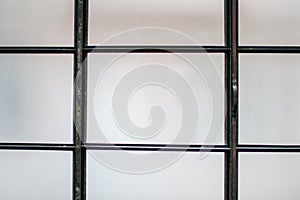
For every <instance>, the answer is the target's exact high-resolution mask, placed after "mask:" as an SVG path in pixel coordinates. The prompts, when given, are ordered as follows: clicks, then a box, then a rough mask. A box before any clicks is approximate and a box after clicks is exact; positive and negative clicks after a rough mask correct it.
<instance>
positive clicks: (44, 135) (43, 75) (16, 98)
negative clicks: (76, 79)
mask: <svg viewBox="0 0 300 200" xmlns="http://www.w3.org/2000/svg"><path fill="white" fill-rule="evenodd" d="M0 71H1V73H0V94H1V98H0V109H1V112H0V142H29V143H31V142H46V143H71V142H72V126H73V125H72V104H73V103H72V94H73V86H72V84H73V83H72V82H73V81H72V79H73V64H72V55H45V54H43V55H29V54H27V55H20V54H18V55H16V54H3V55H0Z"/></svg>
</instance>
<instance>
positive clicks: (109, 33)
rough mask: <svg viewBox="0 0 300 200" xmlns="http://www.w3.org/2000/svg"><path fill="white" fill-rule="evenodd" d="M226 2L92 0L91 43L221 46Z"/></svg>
mask: <svg viewBox="0 0 300 200" xmlns="http://www.w3.org/2000/svg"><path fill="white" fill-rule="evenodd" d="M223 17H224V1H223V0H200V1H199V0H185V1H181V0H164V1H160V0H151V1H148V0H128V1H123V0H100V1H99V0H90V1H89V44H93V45H100V44H106V45H107V44H110V45H121V44H132V45H143V44H146V45H158V44H160V45H163V44H165V45H190V44H191V43H196V44H200V45H207V44H209V45H221V44H223V41H224V39H223V35H224V29H223V28H224V24H223V21H224V18H223Z"/></svg>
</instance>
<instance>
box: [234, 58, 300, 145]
mask: <svg viewBox="0 0 300 200" xmlns="http://www.w3.org/2000/svg"><path fill="white" fill-rule="evenodd" d="M299 63H300V56H299V55H282V54H281V55H280V54H260V55H247V54H242V55H241V56H240V94H239V96H240V137H239V139H240V142H241V143H260V144H299V143H300V134H299V132H300V123H299V120H300V103H299V102H300V93H299V91H300V90H299V89H300V87H299V85H300V78H299V74H300V64H299Z"/></svg>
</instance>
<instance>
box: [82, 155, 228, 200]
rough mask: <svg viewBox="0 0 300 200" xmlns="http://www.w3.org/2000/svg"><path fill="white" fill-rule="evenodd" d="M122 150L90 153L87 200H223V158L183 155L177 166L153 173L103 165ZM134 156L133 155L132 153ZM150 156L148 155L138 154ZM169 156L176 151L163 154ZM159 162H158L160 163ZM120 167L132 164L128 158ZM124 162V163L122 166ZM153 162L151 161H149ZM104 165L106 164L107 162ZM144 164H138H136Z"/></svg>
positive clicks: (176, 163) (88, 158) (219, 156)
mask: <svg viewBox="0 0 300 200" xmlns="http://www.w3.org/2000/svg"><path fill="white" fill-rule="evenodd" d="M119 153H120V152H119V151H104V152H97V151H89V152H88V157H87V162H88V163H87V197H88V198H87V199H88V200H96V199H106V200H119V199H124V198H126V199H132V200H138V199H145V200H152V199H157V200H163V199H174V200H182V199H189V200H198V199H207V200H221V199H223V198H224V166H223V165H224V155H223V154H222V153H210V154H209V155H208V156H207V157H206V158H204V159H200V158H199V152H189V153H184V155H183V156H182V157H181V158H180V159H179V160H177V161H176V162H175V163H173V164H171V165H169V166H167V167H165V168H164V166H161V167H163V168H162V169H160V170H158V171H155V172H152V173H142V174H131V173H128V172H121V171H118V170H121V169H122V168H118V169H117V170H115V169H111V168H109V167H107V166H106V165H103V160H101V159H100V160H99V158H101V157H102V156H103V154H106V156H111V157H114V156H118V154H119ZM131 153H132V152H131ZM139 153H141V154H142V156H147V153H145V152H143V153H142V152H139ZM160 153H162V154H166V156H173V155H172V154H178V153H176V152H160ZM101 154H102V155H101ZM160 161H161V160H159V159H157V160H155V162H160ZM119 162H120V163H119V164H120V165H122V164H126V162H131V160H130V159H129V158H128V157H122V158H121V159H119ZM121 162H125V163H121ZM149 162H150V161H149ZM104 164H107V163H105V162H104ZM140 164H142V163H140V162H137V163H136V165H140Z"/></svg>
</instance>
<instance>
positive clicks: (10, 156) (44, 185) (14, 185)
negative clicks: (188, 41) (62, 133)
mask: <svg viewBox="0 0 300 200" xmlns="http://www.w3.org/2000/svg"><path fill="white" fill-rule="evenodd" d="M0 160H1V165H0V177H1V178H0V199H7V200H8V199H9V200H19V199H30V200H41V199H43V200H52V199H57V200H71V199H72V152H57V151H52V152H50V151H14V150H12V151H11V150H9V151H5V150H1V151H0Z"/></svg>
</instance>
